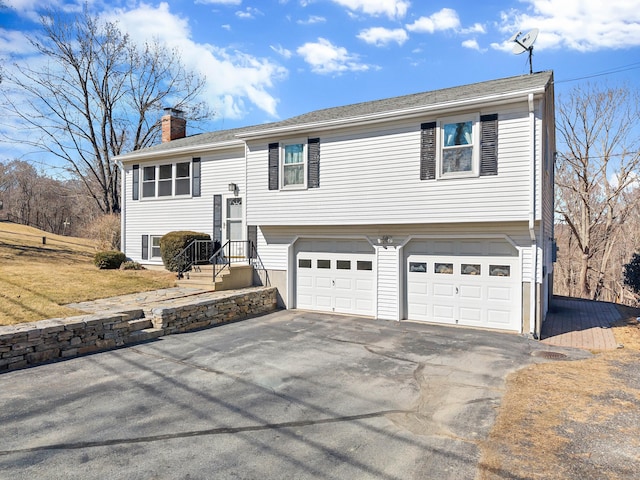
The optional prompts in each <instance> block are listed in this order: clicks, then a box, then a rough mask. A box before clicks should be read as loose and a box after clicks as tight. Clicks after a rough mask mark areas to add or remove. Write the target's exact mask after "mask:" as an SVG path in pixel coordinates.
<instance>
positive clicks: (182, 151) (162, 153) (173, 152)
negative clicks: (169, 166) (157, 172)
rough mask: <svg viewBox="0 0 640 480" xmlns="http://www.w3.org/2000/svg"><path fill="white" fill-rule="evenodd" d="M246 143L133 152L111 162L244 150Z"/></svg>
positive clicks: (222, 143) (225, 143) (218, 143)
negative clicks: (236, 149)
mask: <svg viewBox="0 0 640 480" xmlns="http://www.w3.org/2000/svg"><path fill="white" fill-rule="evenodd" d="M244 146H245V142H244V141H242V140H229V141H226V142H216V143H205V144H200V145H190V146H188V147H180V148H170V149H168V150H155V151H153V152H144V151H143V152H132V153H126V154H124V155H118V156H117V157H113V158H112V159H111V161H113V162H122V163H130V162H134V161H144V160H157V159H161V158H167V157H178V156H181V155H195V154H202V153H207V152H212V151H215V150H225V149H232V148H244Z"/></svg>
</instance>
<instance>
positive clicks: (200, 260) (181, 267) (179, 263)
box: [173, 240, 217, 278]
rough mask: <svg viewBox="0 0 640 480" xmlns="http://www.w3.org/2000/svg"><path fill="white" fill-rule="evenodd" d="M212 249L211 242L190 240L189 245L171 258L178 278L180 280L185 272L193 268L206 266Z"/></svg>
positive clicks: (212, 243) (212, 244)
mask: <svg viewBox="0 0 640 480" xmlns="http://www.w3.org/2000/svg"><path fill="white" fill-rule="evenodd" d="M216 243H217V242H216ZM214 249H215V246H214V242H212V241H211V240H192V241H191V243H189V245H187V246H186V247H184V249H182V251H181V252H180V253H178V254H177V255H176V256H175V257H173V264H174V265H176V268H177V270H176V271H177V273H178V278H182V277H183V276H184V274H185V273H186V272H189V271H191V270H192V269H193V268H194V267H195V266H198V265H207V264H208V263H209V259H210V258H211V255H212V252H213V251H214Z"/></svg>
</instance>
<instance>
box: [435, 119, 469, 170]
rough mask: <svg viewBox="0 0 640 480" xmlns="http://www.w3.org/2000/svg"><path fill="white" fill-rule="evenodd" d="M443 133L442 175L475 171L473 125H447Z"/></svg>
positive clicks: (444, 126) (461, 123)
mask: <svg viewBox="0 0 640 480" xmlns="http://www.w3.org/2000/svg"><path fill="white" fill-rule="evenodd" d="M442 133H443V137H442V174H447V173H453V172H471V171H473V123H472V122H471V121H465V122H455V123H445V124H444V125H443V126H442Z"/></svg>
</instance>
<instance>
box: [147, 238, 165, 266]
mask: <svg viewBox="0 0 640 480" xmlns="http://www.w3.org/2000/svg"><path fill="white" fill-rule="evenodd" d="M161 238H162V235H149V260H158V259H159V260H162V253H161V252H160V239H161ZM155 239H157V240H158V245H157V246H156V245H154V240H155ZM155 248H157V249H158V255H157V256H156V255H154V254H153V253H154V252H153V250H154V249H155Z"/></svg>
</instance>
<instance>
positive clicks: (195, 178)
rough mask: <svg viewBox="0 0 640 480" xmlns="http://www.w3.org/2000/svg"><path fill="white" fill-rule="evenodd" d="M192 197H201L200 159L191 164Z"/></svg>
mask: <svg viewBox="0 0 640 480" xmlns="http://www.w3.org/2000/svg"><path fill="white" fill-rule="evenodd" d="M191 182H192V183H191V195H192V196H194V197H199V196H200V158H197V157H196V158H194V159H193V160H192V164H191Z"/></svg>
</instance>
